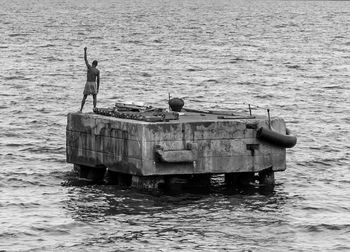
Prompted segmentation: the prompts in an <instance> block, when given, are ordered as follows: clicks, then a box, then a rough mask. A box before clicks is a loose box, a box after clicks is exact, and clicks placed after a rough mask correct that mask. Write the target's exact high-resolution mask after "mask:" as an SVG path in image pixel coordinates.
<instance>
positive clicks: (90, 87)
mask: <svg viewBox="0 0 350 252" xmlns="http://www.w3.org/2000/svg"><path fill="white" fill-rule="evenodd" d="M83 94H84V95H96V94H97V85H96V82H94V81H87V82H86V84H85V88H84V93H83Z"/></svg>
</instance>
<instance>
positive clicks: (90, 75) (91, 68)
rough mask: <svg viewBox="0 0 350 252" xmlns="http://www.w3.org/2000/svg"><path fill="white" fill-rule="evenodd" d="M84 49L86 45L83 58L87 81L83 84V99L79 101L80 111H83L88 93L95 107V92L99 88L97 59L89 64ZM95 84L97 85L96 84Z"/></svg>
mask: <svg viewBox="0 0 350 252" xmlns="http://www.w3.org/2000/svg"><path fill="white" fill-rule="evenodd" d="M86 50H87V47H85V48H84V60H85V64H86V66H87V81H86V84H85V88H84V93H83V94H84V97H83V100H82V101H81V108H80V112H82V111H83V107H84V104H85V101H86V98H87V96H88V95H92V97H93V99H94V101H93V104H94V108H96V103H97V98H96V96H97V93H98V91H99V89H100V71H99V70H98V69H97V68H96V67H97V60H94V61H93V62H92V65H90V64H89V62H88V60H87V56H86ZM96 84H97V85H96Z"/></svg>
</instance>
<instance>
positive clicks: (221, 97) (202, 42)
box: [0, 0, 350, 251]
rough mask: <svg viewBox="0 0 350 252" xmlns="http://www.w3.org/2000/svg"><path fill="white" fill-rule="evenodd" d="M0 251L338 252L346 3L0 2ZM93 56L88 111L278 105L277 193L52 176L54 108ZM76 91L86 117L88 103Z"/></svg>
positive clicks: (64, 102)
mask: <svg viewBox="0 0 350 252" xmlns="http://www.w3.org/2000/svg"><path fill="white" fill-rule="evenodd" d="M0 6H1V7H0V31H1V36H0V52H1V53H0V55H1V56H0V58H1V63H2V66H1V71H0V83H1V89H0V115H1V116H0V160H1V170H0V226H1V229H0V250H1V251H2V250H4V251H32V250H34V251H36V250H39V251H141V250H142V251H157V250H158V251H168V250H170V251H174V250H183V251H195V250H197V251H225V250H229V251H342V250H343V251H349V250H350V196H349V190H350V171H349V164H350V157H349V155H350V154H349V153H350V137H349V130H350V126H349V125H350V109H349V107H350V106H349V105H350V104H349V96H350V92H349V89H350V85H349V77H350V54H349V51H350V37H349V34H350V26H349V24H350V3H349V2H347V1H339V2H335V1H249V0H248V1H243V0H241V1H240V0H218V1H211V0H195V1H192V0H176V1H175V0H173V1H170V0H138V1H136V0H131V1H126V0H125V1H124V0H115V1H113V0H101V1H92V0H84V1H82V0H72V1H68V0H63V1H58V0H51V1H45V0H13V1H4V0H0ZM84 46H87V47H88V57H89V59H90V60H93V59H97V60H99V69H100V70H101V90H100V93H99V96H98V99H99V104H98V106H101V107H107V106H112V105H113V104H114V103H115V102H116V101H143V102H145V103H147V104H154V105H160V106H164V107H165V106H166V101H167V99H168V93H169V92H170V93H171V94H172V96H178V97H182V98H184V100H185V102H186V106H187V107H193V108H215V109H218V108H236V107H246V104H248V103H251V104H255V105H257V106H259V109H258V110H257V111H254V113H265V111H264V110H263V109H262V108H266V107H269V108H270V109H271V114H272V116H282V117H283V118H284V119H285V120H286V121H287V125H288V128H290V129H291V130H292V131H293V132H294V134H296V135H297V136H298V144H297V146H296V147H294V148H293V149H289V150H288V151H287V170H286V171H285V172H282V173H278V174H276V179H277V186H276V187H275V190H274V192H273V193H270V194H267V195H266V194H263V193H259V192H242V193H229V192H225V191H223V190H221V189H220V188H218V189H215V190H213V191H212V192H211V193H205V194H204V193H203V194H195V195H193V194H184V195H179V196H152V195H147V194H142V193H140V192H136V191H133V190H121V189H120V188H119V189H118V188H116V187H114V186H106V185H94V186H62V183H64V182H65V181H67V180H69V179H70V177H71V176H72V174H71V170H72V166H71V164H67V163H66V162H65V126H66V114H67V113H68V112H72V111H77V110H78V109H79V106H80V101H81V98H82V91H83V87H84V84H85V78H86V76H85V75H86V73H85V65H84V60H83V48H84ZM91 108H92V101H91V98H88V100H87V104H86V105H85V109H84V111H85V112H88V111H91Z"/></svg>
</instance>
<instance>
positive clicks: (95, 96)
mask: <svg viewBox="0 0 350 252" xmlns="http://www.w3.org/2000/svg"><path fill="white" fill-rule="evenodd" d="M92 98H93V99H94V101H93V103H94V108H96V104H97V95H92Z"/></svg>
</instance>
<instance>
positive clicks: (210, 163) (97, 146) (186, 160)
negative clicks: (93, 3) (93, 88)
mask: <svg viewBox="0 0 350 252" xmlns="http://www.w3.org/2000/svg"><path fill="white" fill-rule="evenodd" d="M67 118H68V121H67V162H68V163H72V164H75V165H80V166H81V167H85V168H86V167H91V168H104V169H106V168H107V169H108V170H109V171H111V172H115V173H121V174H129V175H133V176H137V177H135V178H134V179H133V183H134V184H138V183H139V181H141V180H142V179H140V177H147V176H150V178H151V176H152V179H153V180H154V176H176V175H196V174H197V175H199V174H233V173H249V174H255V173H259V172H262V171H266V170H268V169H269V170H271V172H275V171H283V170H285V169H286V150H285V148H282V147H279V146H276V145H272V144H269V143H267V142H263V141H260V140H258V139H257V138H256V133H257V130H258V129H259V128H261V127H265V128H269V120H268V118H267V117H263V116H260V117H259V116H244V115H243V116H242V115H234V114H232V113H229V112H213V113H200V112H188V111H185V112H181V113H179V115H178V117H177V119H174V118H173V119H172V120H164V121H159V122H157V121H156V122H150V121H142V120H133V119H126V118H115V117H112V116H104V115H100V114H96V113H69V114H68V117H67ZM270 124H271V127H272V128H273V129H274V131H275V132H278V133H280V134H282V135H285V134H286V125H285V122H284V120H283V119H281V118H272V119H271V120H270ZM228 177H229V176H228ZM162 178H163V177H161V180H162Z"/></svg>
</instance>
